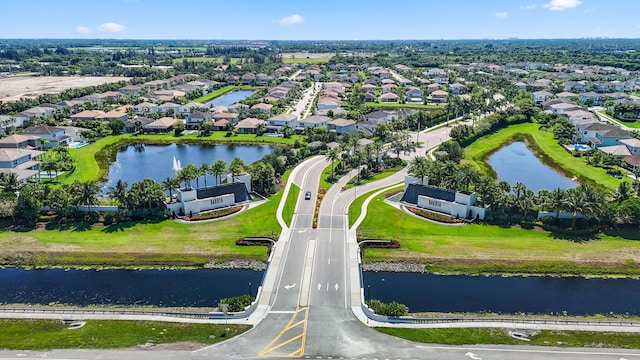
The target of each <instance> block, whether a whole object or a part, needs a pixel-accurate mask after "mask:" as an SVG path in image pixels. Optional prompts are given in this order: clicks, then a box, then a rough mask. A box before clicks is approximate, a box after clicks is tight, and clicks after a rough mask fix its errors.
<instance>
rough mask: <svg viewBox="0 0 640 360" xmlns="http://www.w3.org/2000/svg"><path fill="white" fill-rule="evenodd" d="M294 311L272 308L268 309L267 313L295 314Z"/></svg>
mask: <svg viewBox="0 0 640 360" xmlns="http://www.w3.org/2000/svg"><path fill="white" fill-rule="evenodd" d="M295 313H296V312H295V311H287V310H274V311H269V314H295Z"/></svg>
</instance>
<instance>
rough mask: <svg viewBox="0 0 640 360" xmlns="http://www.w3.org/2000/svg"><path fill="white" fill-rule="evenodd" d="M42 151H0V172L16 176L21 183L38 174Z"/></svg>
mask: <svg viewBox="0 0 640 360" xmlns="http://www.w3.org/2000/svg"><path fill="white" fill-rule="evenodd" d="M43 154H44V151H38V150H27V149H0V172H3V173H7V174H11V173H14V174H16V175H17V176H18V180H19V181H21V182H24V181H27V180H28V179H30V178H36V177H38V175H39V174H40V160H39V158H40V157H41V155H43Z"/></svg>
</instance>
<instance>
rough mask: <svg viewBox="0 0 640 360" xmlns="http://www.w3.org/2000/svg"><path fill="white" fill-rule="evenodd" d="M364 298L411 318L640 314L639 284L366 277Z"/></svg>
mask: <svg viewBox="0 0 640 360" xmlns="http://www.w3.org/2000/svg"><path fill="white" fill-rule="evenodd" d="M363 279H364V290H365V297H366V298H367V299H370V298H373V299H378V300H382V301H383V302H392V301H397V302H399V303H402V304H405V305H407V306H408V307H409V311H410V312H426V311H433V312H473V313H480V312H492V313H504V314H514V313H530V314H551V313H553V314H563V312H566V314H568V315H586V314H608V313H610V312H613V313H616V314H625V313H629V314H633V315H638V314H640V281H639V280H634V279H587V278H580V277H539V276H529V277H521V276H511V277H502V276H470V275H433V274H420V273H388V272H365V273H364V275H363Z"/></svg>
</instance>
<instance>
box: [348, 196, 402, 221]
mask: <svg viewBox="0 0 640 360" xmlns="http://www.w3.org/2000/svg"><path fill="white" fill-rule="evenodd" d="M378 190H379V189H376V190H372V191H369V192H368V193H366V194H362V195H360V196H358V198H357V199H355V200H354V201H353V202H352V203H351V205H349V227H351V226H353V224H354V223H355V222H356V220H358V217H360V214H361V213H362V204H364V202H365V200H367V198H368V197H369V196H371V195H373V193H375V192H376V191H378ZM394 191H395V190H394ZM373 201H378V202H379V201H384V199H381V198H380V197H377V198H375V199H373V200H372V202H373ZM369 206H371V203H369Z"/></svg>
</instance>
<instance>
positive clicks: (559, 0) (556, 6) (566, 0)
mask: <svg viewBox="0 0 640 360" xmlns="http://www.w3.org/2000/svg"><path fill="white" fill-rule="evenodd" d="M580 4H582V1H581V0H551V1H549V2H548V3H546V4H544V5H542V6H543V7H545V8H547V9H549V10H551V11H563V10H566V9H573V8H574V7H577V6H579V5H580Z"/></svg>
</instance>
